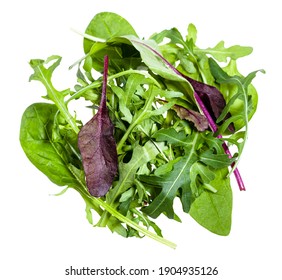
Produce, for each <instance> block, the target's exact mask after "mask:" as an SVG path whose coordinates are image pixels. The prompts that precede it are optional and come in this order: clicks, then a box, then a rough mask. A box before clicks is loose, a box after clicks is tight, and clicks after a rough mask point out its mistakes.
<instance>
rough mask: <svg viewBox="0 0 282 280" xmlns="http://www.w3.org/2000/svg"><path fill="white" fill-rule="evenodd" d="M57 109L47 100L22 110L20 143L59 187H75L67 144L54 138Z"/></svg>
mask: <svg viewBox="0 0 282 280" xmlns="http://www.w3.org/2000/svg"><path fill="white" fill-rule="evenodd" d="M57 113H58V108H57V107H56V106H55V105H52V104H48V103H35V104H32V105H30V106H29V107H28V108H27V109H26V110H25V112H24V113H23V116H22V120H21V127H20V143H21V146H22V149H23V150H24V152H25V154H26V156H27V157H28V159H29V160H30V161H31V162H32V163H33V164H34V165H35V166H36V167H37V168H38V169H39V170H40V171H41V172H43V173H44V174H45V175H46V176H47V177H48V178H49V179H50V180H51V181H52V182H53V183H55V184H57V185H58V186H74V185H77V183H78V182H77V180H76V178H75V176H74V175H73V172H72V169H71V164H72V162H71V161H70V159H69V158H68V152H67V150H66V146H67V143H66V142H65V141H64V142H65V143H62V141H60V142H58V141H56V139H54V138H53V129H54V125H55V116H56V115H57Z"/></svg>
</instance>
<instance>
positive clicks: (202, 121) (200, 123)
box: [173, 105, 209, 131]
mask: <svg viewBox="0 0 282 280" xmlns="http://www.w3.org/2000/svg"><path fill="white" fill-rule="evenodd" d="M173 109H174V111H175V112H176V113H177V115H178V117H179V118H181V119H185V120H187V121H190V122H192V123H193V124H194V125H195V127H196V128H197V130H198V131H205V130H206V129H208V127H209V122H208V120H207V118H206V117H205V116H204V115H202V114H201V113H199V112H196V111H194V110H188V109H186V108H184V107H182V106H179V105H174V106H173Z"/></svg>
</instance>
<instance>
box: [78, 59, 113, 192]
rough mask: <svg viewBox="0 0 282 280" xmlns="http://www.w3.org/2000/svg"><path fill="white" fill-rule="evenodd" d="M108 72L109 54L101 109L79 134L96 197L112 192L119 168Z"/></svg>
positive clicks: (88, 178)
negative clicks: (107, 89)
mask: <svg viewBox="0 0 282 280" xmlns="http://www.w3.org/2000/svg"><path fill="white" fill-rule="evenodd" d="M107 72H108V57H107V56H106V57H105V61H104V76H103V89H102V96H101V102H100V106H99V109H98V112H97V113H96V115H95V116H94V117H93V118H92V119H91V120H90V121H89V122H87V123H86V124H85V125H84V126H83V127H82V128H81V130H80V132H79V134H78V147H79V150H80V153H81V156H82V163H83V168H84V172H85V176H86V184H87V188H88V190H89V193H90V194H91V195H93V196H95V197H101V196H104V195H105V194H106V193H107V192H108V191H109V188H110V187H111V185H112V183H113V180H114V177H115V175H116V174H117V169H118V160H117V150H116V142H115V139H114V136H113V134H114V126H113V124H112V122H111V119H110V117H109V113H108V109H107V106H106V88H107Z"/></svg>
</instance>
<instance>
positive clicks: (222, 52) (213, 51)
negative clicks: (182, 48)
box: [195, 41, 253, 62]
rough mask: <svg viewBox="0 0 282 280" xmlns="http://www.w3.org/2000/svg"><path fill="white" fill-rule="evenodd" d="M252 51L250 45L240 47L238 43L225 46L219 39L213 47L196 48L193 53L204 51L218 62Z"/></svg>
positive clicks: (234, 58)
mask: <svg viewBox="0 0 282 280" xmlns="http://www.w3.org/2000/svg"><path fill="white" fill-rule="evenodd" d="M252 51H253V48H252V47H242V46H239V45H235V46H231V47H229V48H225V46H224V41H220V42H219V43H218V44H217V45H216V46H215V47H213V48H207V49H196V50H195V53H197V52H200V53H205V54H210V55H212V56H213V57H214V58H215V59H216V60H217V61H219V62H226V61H227V58H231V59H233V60H236V59H238V58H240V57H244V56H246V55H249V54H251V53H252Z"/></svg>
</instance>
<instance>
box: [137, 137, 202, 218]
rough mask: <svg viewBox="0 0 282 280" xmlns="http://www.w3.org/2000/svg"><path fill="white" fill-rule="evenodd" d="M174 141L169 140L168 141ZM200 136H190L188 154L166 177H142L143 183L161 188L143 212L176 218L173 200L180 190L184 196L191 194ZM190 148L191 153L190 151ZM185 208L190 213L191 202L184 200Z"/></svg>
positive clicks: (154, 215)
mask: <svg viewBox="0 0 282 280" xmlns="http://www.w3.org/2000/svg"><path fill="white" fill-rule="evenodd" d="M170 139H172V138H169V139H168V141H169V140H170ZM198 141H199V134H198V133H195V134H194V135H192V136H190V137H189V138H188V139H187V141H186V143H185V146H186V147H187V152H186V153H185V156H183V157H182V158H181V159H180V160H179V161H177V163H176V164H175V165H174V168H173V170H172V171H171V172H170V173H169V174H167V175H164V176H161V177H160V178H159V179H156V178H155V176H154V177H153V178H152V177H151V178H150V176H149V178H148V177H144V176H143V177H141V181H142V182H146V183H151V184H152V183H153V182H155V183H154V184H156V185H158V184H159V186H160V187H161V192H160V194H159V195H158V196H157V197H156V198H154V200H153V201H152V202H151V203H150V205H149V206H147V207H145V208H144V209H143V211H144V212H145V213H146V214H147V215H149V216H151V217H153V218H156V217H158V216H159V215H160V214H161V213H163V212H165V213H166V215H167V216H168V217H169V218H173V217H174V211H173V200H174V198H175V197H176V193H177V191H178V189H179V188H182V191H183V195H184V194H185V195H187V194H189V193H191V191H190V187H189V185H190V177H189V170H190V168H191V166H192V164H193V163H194V162H195V161H196V160H197V153H196V150H197V148H198V145H199V143H198ZM188 147H189V151H188ZM182 203H183V208H184V211H185V212H188V211H189V208H190V203H191V202H190V201H188V200H183V201H182Z"/></svg>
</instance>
